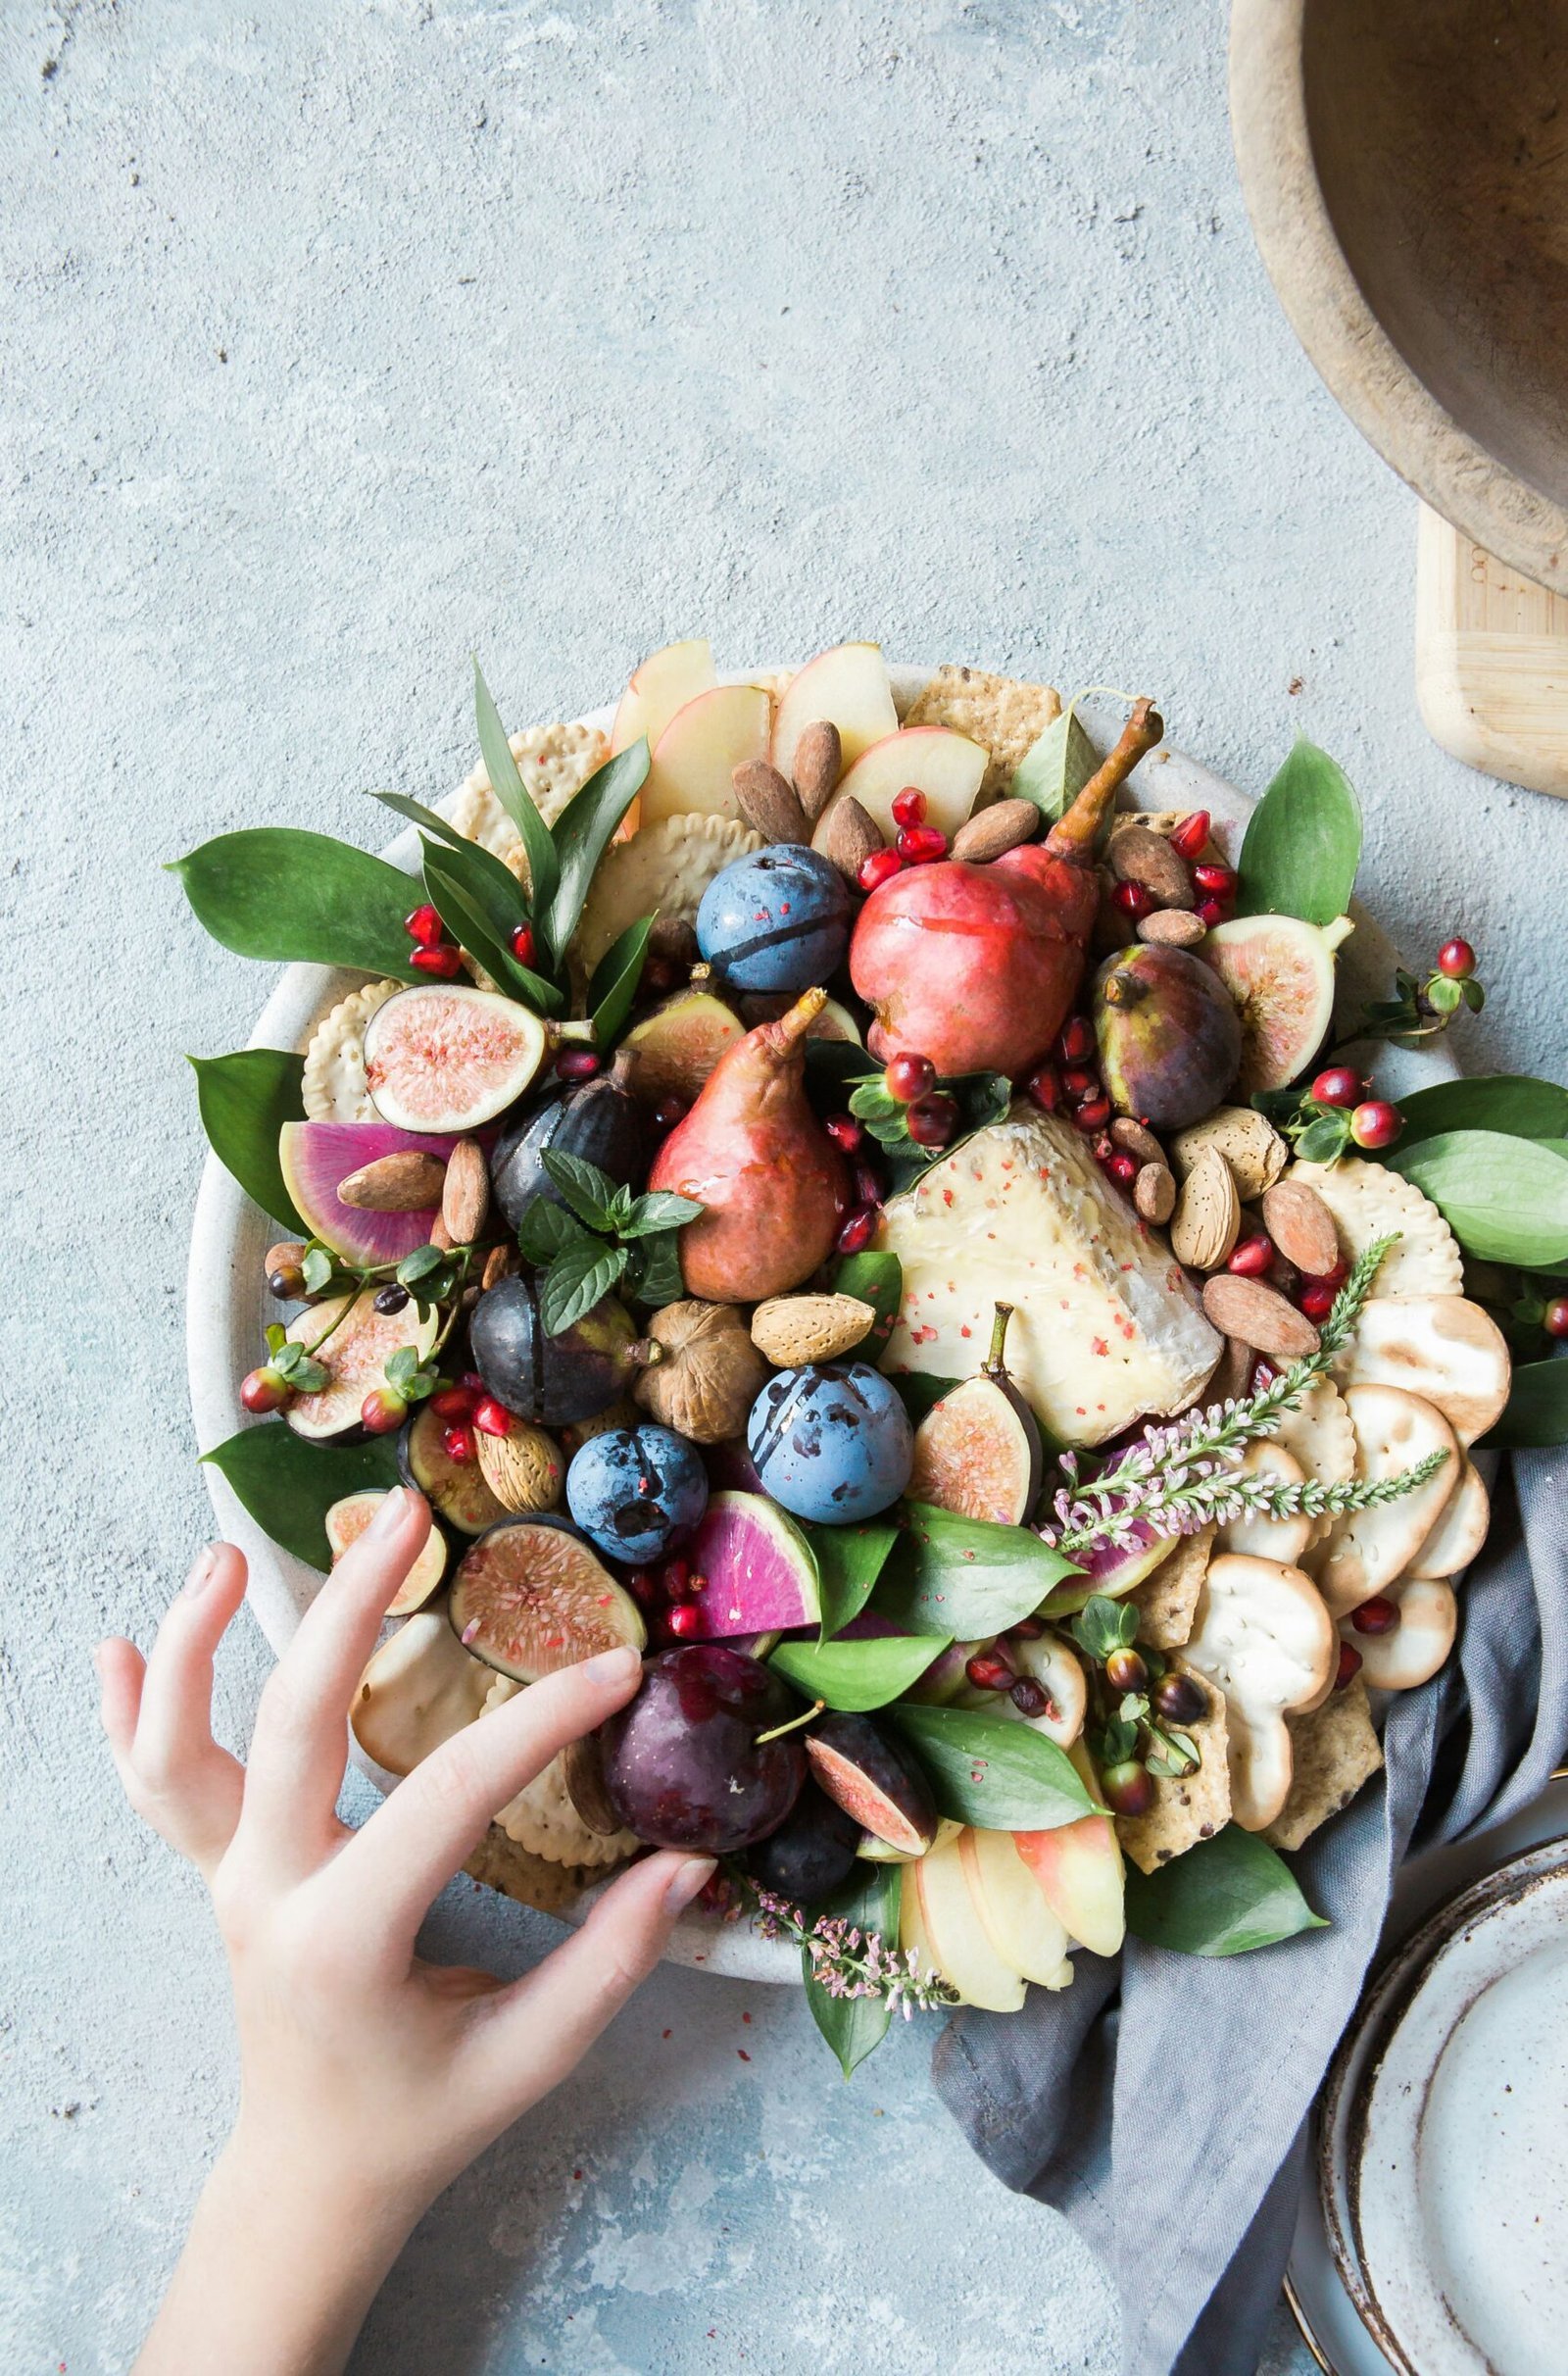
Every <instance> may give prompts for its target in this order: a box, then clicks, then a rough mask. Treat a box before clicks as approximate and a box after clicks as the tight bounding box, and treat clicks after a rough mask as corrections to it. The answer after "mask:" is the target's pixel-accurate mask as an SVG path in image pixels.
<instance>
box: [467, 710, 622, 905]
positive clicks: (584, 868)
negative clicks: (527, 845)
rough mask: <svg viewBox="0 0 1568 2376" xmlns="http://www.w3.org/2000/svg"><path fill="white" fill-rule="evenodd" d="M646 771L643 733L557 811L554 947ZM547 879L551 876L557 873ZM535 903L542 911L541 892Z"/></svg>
mask: <svg viewBox="0 0 1568 2376" xmlns="http://www.w3.org/2000/svg"><path fill="white" fill-rule="evenodd" d="M487 764H488V763H487ZM647 773H648V737H647V736H646V735H645V734H644V735H639V736H638V738H637V740H636V741H635V742H634V743H629V744H628V745H627V747H626V749H625V750H624V751H617V752H616V753H615V756H614V758H613V759H607V760H606V762H605V764H604V766H603V767H599V768H596V769H595V771H594V773H593V774H592V775H590V776H589V778H588V781H587V782H586V783H585V784H584V785H583V787H582V790H581V791H580V792H577V793H574V794H573V796H572V798H571V799H570V800H569V801H568V802H567V804H566V806H565V808H564V810H563V811H562V813H561V815H560V816H559V817H557V819H556V824H555V839H554V843H553V856H554V858H555V861H556V865H557V868H558V872H559V878H560V880H559V888H557V889H556V890H555V891H554V893H553V895H552V898H551V905H550V943H551V947H552V948H554V949H555V950H557V951H558V952H560V951H564V949H565V946H566V944H567V942H568V941H569V940H570V938H571V936H572V934H573V933H574V932H575V931H576V929H577V922H578V918H579V917H580V916H581V915H582V911H583V902H584V901H585V900H586V899H587V897H588V886H589V884H590V883H591V882H592V881H593V879H594V868H595V867H596V866H598V864H599V861H600V860H601V859H602V858H603V856H604V854H605V852H606V850H607V849H608V848H609V846H610V837H611V835H612V834H613V832H614V830H615V827H616V826H617V825H618V824H619V822H620V820H621V818H622V817H624V816H625V814H626V812H627V810H628V809H629V808H630V807H631V804H632V802H633V801H634V800H635V799H636V797H637V795H638V793H639V792H640V791H641V790H642V787H643V780H644V778H645V777H646V775H647ZM530 864H531V858H530ZM537 879H538V878H537V877H535V880H537ZM551 879H552V881H553V882H554V881H555V880H556V877H555V876H552V878H551ZM538 906H539V909H540V912H541V913H543V909H544V901H543V899H542V898H541V899H540V900H539V902H538Z"/></svg>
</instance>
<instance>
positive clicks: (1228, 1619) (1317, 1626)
mask: <svg viewBox="0 0 1568 2376" xmlns="http://www.w3.org/2000/svg"><path fill="white" fill-rule="evenodd" d="M1182 1656H1183V1658H1185V1659H1186V1660H1187V1662H1188V1664H1189V1665H1190V1666H1195V1667H1197V1669H1198V1671H1199V1673H1200V1674H1201V1675H1202V1676H1203V1678H1204V1680H1205V1681H1206V1682H1209V1683H1211V1684H1212V1685H1213V1686H1214V1688H1215V1690H1216V1691H1219V1692H1221V1693H1223V1695H1224V1699H1225V1726H1226V1756H1227V1759H1228V1762H1229V1766H1230V1781H1231V1813H1232V1816H1233V1817H1234V1819H1235V1821H1236V1822H1238V1823H1239V1824H1240V1825H1241V1826H1242V1828H1243V1830H1244V1831H1262V1830H1263V1828H1264V1826H1265V1825H1266V1824H1269V1823H1272V1822H1273V1821H1274V1819H1275V1817H1276V1816H1277V1815H1278V1813H1279V1811H1280V1809H1281V1807H1283V1806H1284V1805H1285V1802H1286V1800H1287V1798H1288V1797H1289V1796H1290V1788H1291V1770H1292V1749H1291V1736H1290V1731H1289V1728H1288V1727H1287V1725H1286V1722H1285V1715H1286V1711H1287V1709H1289V1708H1307V1707H1310V1706H1312V1705H1313V1704H1314V1702H1316V1701H1317V1699H1318V1698H1319V1696H1320V1695H1321V1693H1322V1691H1323V1688H1324V1685H1325V1684H1326V1683H1327V1682H1328V1681H1329V1680H1330V1678H1331V1677H1332V1675H1333V1672H1334V1667H1335V1663H1336V1661H1337V1659H1338V1657H1339V1641H1338V1638H1337V1636H1336V1634H1335V1631H1334V1626H1333V1623H1332V1621H1331V1619H1330V1617H1329V1612H1328V1610H1327V1609H1325V1608H1324V1606H1323V1603H1322V1601H1321V1599H1320V1598H1319V1596H1318V1593H1317V1591H1316V1589H1315V1588H1314V1586H1313V1583H1312V1579H1311V1577H1310V1576H1308V1575H1305V1574H1303V1573H1302V1571H1301V1569H1300V1568H1299V1567H1290V1566H1287V1565H1285V1564H1284V1563H1283V1562H1281V1561H1280V1560H1278V1559H1255V1558H1249V1557H1245V1556H1243V1555H1241V1554H1239V1553H1235V1552H1232V1553H1228V1554H1227V1555H1225V1556H1224V1557H1223V1558H1220V1559H1214V1560H1213V1561H1211V1562H1210V1565H1209V1569H1208V1573H1207V1575H1206V1576H1205V1577H1204V1578H1203V1589H1202V1592H1201V1595H1200V1597H1199V1603H1198V1615H1197V1621H1196V1623H1195V1625H1194V1627H1193V1631H1192V1635H1191V1638H1190V1639H1189V1640H1188V1641H1187V1642H1186V1643H1185V1644H1184V1645H1183V1648H1182Z"/></svg>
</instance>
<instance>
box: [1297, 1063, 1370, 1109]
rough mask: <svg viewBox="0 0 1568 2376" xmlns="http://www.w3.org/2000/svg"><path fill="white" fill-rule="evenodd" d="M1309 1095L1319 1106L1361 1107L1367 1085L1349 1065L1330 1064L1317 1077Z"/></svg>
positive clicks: (1308, 1092)
mask: <svg viewBox="0 0 1568 2376" xmlns="http://www.w3.org/2000/svg"><path fill="white" fill-rule="evenodd" d="M1307 1095H1308V1097H1310V1098H1311V1099H1312V1101H1313V1103H1314V1104H1315V1105H1319V1106H1359V1104H1360V1103H1361V1100H1362V1099H1363V1098H1364V1097H1365V1095H1366V1083H1365V1081H1364V1080H1363V1079H1362V1078H1361V1075H1360V1073H1359V1072H1353V1071H1352V1070H1351V1069H1350V1066H1349V1065H1348V1064H1330V1065H1329V1066H1328V1068H1327V1070H1326V1071H1323V1072H1320V1073H1319V1074H1318V1075H1317V1077H1316V1079H1315V1080H1314V1081H1313V1083H1312V1086H1311V1088H1310V1089H1309V1090H1308V1091H1307Z"/></svg>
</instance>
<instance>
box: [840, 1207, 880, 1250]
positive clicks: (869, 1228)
mask: <svg viewBox="0 0 1568 2376" xmlns="http://www.w3.org/2000/svg"><path fill="white" fill-rule="evenodd" d="M876 1224H877V1210H876V1207H875V1206H874V1205H857V1207H856V1209H855V1211H854V1212H853V1213H851V1214H850V1217H849V1219H848V1220H847V1221H846V1222H845V1223H844V1225H843V1227H842V1228H841V1229H840V1231H839V1233H838V1236H837V1237H836V1238H835V1239H834V1240H833V1243H834V1245H835V1246H836V1248H837V1249H838V1251H839V1253H840V1254H863V1253H864V1251H865V1249H866V1247H867V1246H869V1245H870V1243H871V1239H872V1237H873V1235H874V1234H875V1230H876Z"/></svg>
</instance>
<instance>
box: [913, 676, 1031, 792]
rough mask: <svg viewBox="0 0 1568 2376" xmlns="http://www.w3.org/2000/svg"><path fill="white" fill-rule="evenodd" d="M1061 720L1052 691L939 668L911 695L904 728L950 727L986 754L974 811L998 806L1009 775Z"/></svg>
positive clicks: (1006, 677)
mask: <svg viewBox="0 0 1568 2376" xmlns="http://www.w3.org/2000/svg"><path fill="white" fill-rule="evenodd" d="M1060 716H1061V696H1060V694H1059V693H1057V692H1056V690H1055V688H1054V686H1052V685H1025V684H1020V683H1018V682H1017V680H1016V679H1015V678H1013V677H1010V676H992V675H991V674H990V673H989V672H988V671H987V670H986V669H984V668H956V667H954V666H952V665H951V664H950V665H949V666H948V667H947V668H939V669H938V670H937V672H936V674H935V676H933V677H932V679H931V682H930V683H929V684H928V685H926V686H924V687H923V688H922V690H921V691H920V692H919V693H917V694H916V695H915V698H914V702H913V705H912V707H911V708H910V710H909V712H908V714H907V717H906V718H905V720H904V722H905V724H906V725H907V726H952V727H953V729H954V730H955V732H956V733H958V734H967V735H968V737H969V739H970V741H971V742H977V743H979V744H980V746H981V748H982V749H983V750H985V751H987V752H989V753H990V764H989V765H988V767H987V768H986V771H985V775H984V778H983V779H982V782H981V785H980V791H979V795H978V799H977V803H976V805H977V806H983V805H984V803H985V802H987V801H991V800H1000V799H1001V798H1002V796H1003V794H1004V793H1005V791H1006V789H1007V786H1008V784H1009V783H1010V782H1011V781H1012V773H1013V769H1014V768H1015V767H1017V765H1018V762H1019V761H1020V760H1021V759H1022V758H1023V756H1024V753H1025V752H1026V751H1027V750H1028V749H1029V746H1030V744H1031V743H1034V742H1037V741H1038V740H1039V738H1040V736H1041V735H1042V734H1044V732H1045V730H1046V728H1047V727H1048V726H1049V725H1050V724H1051V722H1052V719H1053V718H1059V717H1060Z"/></svg>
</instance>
